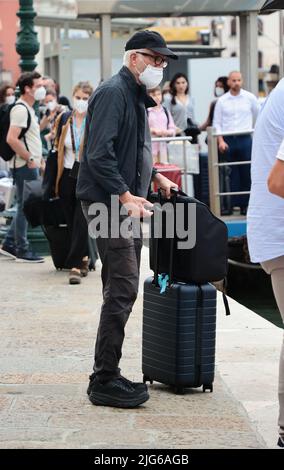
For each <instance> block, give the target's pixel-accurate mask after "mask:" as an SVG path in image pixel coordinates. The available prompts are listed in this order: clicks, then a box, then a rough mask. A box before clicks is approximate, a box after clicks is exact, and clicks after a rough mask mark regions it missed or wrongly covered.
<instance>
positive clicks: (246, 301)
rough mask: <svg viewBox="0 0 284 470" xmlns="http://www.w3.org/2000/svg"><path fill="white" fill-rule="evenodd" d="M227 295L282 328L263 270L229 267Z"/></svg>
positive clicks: (269, 280)
mask: <svg viewBox="0 0 284 470" xmlns="http://www.w3.org/2000/svg"><path fill="white" fill-rule="evenodd" d="M227 292H228V295H229V296H230V297H232V298H233V299H235V300H236V301H237V302H239V303H240V304H242V305H244V306H245V307H247V308H249V309H250V310H252V311H253V312H255V313H257V314H258V315H260V316H262V317H263V318H265V319H266V320H268V321H270V322H271V323H273V324H274V325H276V326H278V327H280V328H283V323H282V319H281V315H280V312H279V310H278V308H277V305H276V302H275V299H274V295H273V291H272V286H271V279H270V276H268V275H267V274H266V273H265V272H264V271H263V270H259V271H256V270H250V271H249V270H247V269H238V268H236V267H234V266H230V267H229V274H228V290H227Z"/></svg>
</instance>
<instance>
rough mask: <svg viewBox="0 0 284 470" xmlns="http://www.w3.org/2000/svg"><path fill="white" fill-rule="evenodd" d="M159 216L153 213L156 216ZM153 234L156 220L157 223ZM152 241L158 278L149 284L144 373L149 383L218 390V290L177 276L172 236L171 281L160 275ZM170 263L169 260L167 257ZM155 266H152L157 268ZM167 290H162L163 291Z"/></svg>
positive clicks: (178, 389) (157, 252) (146, 286)
mask: <svg viewBox="0 0 284 470" xmlns="http://www.w3.org/2000/svg"><path fill="white" fill-rule="evenodd" d="M157 214H161V212H159V211H158V213H156V214H155V212H154V217H157V216H158V215H157ZM151 225H152V238H153V225H154V223H153V221H152V224H151ZM160 241H161V240H157V239H155V243H154V244H153V245H152V250H153V251H152V263H153V267H154V273H155V276H154V278H152V277H151V278H148V279H147V280H146V281H145V283H144V305H143V345H142V372H143V375H144V382H147V381H150V382H152V381H154V380H155V381H157V382H161V383H164V384H167V385H172V386H174V388H175V391H176V392H177V393H180V392H183V390H184V388H186V387H200V386H203V391H206V390H210V391H211V392H212V390H213V381H214V368H215V336H216V289H215V287H213V286H212V285H211V284H209V283H203V284H196V283H184V282H178V280H177V279H176V278H174V277H173V265H174V255H175V253H176V244H175V240H174V238H172V239H170V240H169V252H168V256H167V270H166V272H167V273H168V283H167V287H166V284H165V282H164V286H163V289H162V288H161V287H162V277H163V276H162V275H161V274H160V275H158V269H157V267H158V266H161V265H162V264H163V265H165V264H164V263H159V257H160V255H161V251H160V250H159V243H160ZM163 261H165V260H163ZM152 269H153V268H152ZM161 292H163V293H161Z"/></svg>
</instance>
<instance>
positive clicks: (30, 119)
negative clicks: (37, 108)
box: [14, 102, 32, 152]
mask: <svg viewBox="0 0 284 470" xmlns="http://www.w3.org/2000/svg"><path fill="white" fill-rule="evenodd" d="M16 106H24V108H26V110H27V113H28V121H27V127H24V128H23V129H22V130H21V132H20V135H19V139H23V141H24V144H25V147H26V149H27V151H28V152H29V147H28V144H27V141H26V137H25V135H26V133H27V132H28V130H29V128H30V127H31V123H32V117H31V113H30V112H29V110H28V108H27V106H26V105H25V104H24V103H22V102H20V103H16V104H15V105H14V108H15V107H16Z"/></svg>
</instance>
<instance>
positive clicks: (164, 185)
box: [154, 173, 179, 199]
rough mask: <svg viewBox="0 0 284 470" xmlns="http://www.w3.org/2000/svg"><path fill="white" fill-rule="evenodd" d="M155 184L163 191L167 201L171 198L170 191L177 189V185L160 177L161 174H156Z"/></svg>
mask: <svg viewBox="0 0 284 470" xmlns="http://www.w3.org/2000/svg"><path fill="white" fill-rule="evenodd" d="M154 181H155V183H157V184H158V186H159V187H160V188H161V189H162V190H163V191H165V195H166V198H167V199H170V198H171V196H172V193H171V189H172V188H175V189H179V188H178V185H177V184H176V183H174V182H173V181H171V180H169V179H168V178H166V177H165V176H164V175H161V173H157V174H156V175H155V177H154Z"/></svg>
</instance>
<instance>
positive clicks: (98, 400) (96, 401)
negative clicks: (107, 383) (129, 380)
mask: <svg viewBox="0 0 284 470" xmlns="http://www.w3.org/2000/svg"><path fill="white" fill-rule="evenodd" d="M149 398H150V396H149V393H143V394H141V395H139V396H138V397H136V398H133V399H130V400H129V399H126V400H125V401H124V400H121V398H114V397H112V398H110V397H109V396H108V395H104V394H103V393H96V394H94V393H91V394H90V395H89V400H90V402H91V403H92V404H93V405H97V406H111V407H113V408H136V407H137V406H139V405H142V404H143V403H145V402H146V401H148V400H149Z"/></svg>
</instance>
